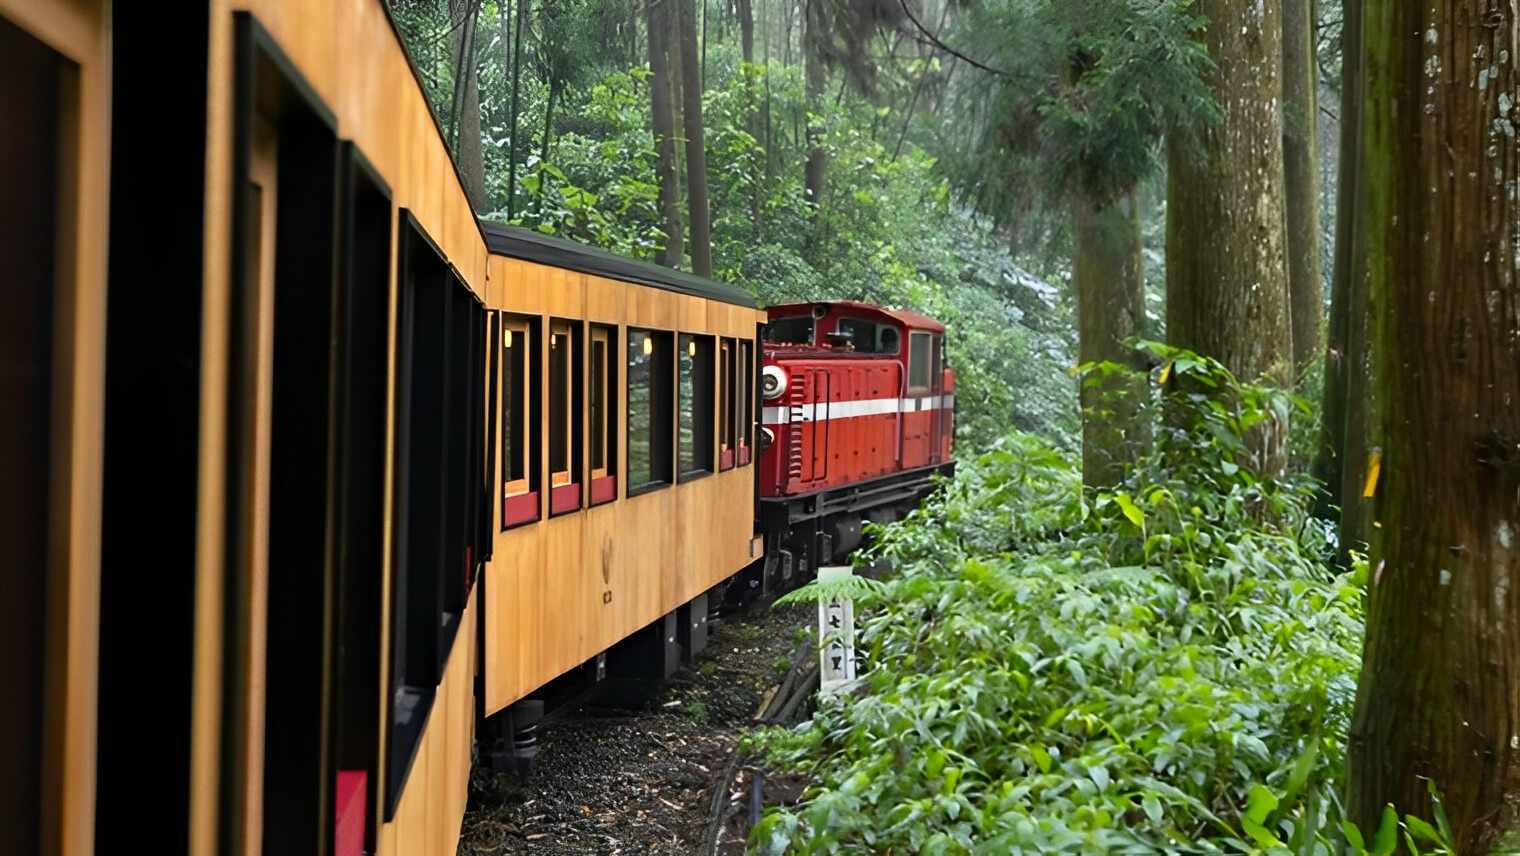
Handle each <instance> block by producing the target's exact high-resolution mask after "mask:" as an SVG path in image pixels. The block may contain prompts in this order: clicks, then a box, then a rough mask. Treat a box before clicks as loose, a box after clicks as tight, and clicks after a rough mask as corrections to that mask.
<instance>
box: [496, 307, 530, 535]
mask: <svg viewBox="0 0 1520 856" xmlns="http://www.w3.org/2000/svg"><path fill="white" fill-rule="evenodd" d="M536 327H537V324H536V323H535V322H534V321H532V320H531V319H527V318H517V317H513V316H510V315H504V316H502V321H501V480H502V502H503V505H502V517H501V525H502V528H506V527H508V526H511V525H513V524H516V523H522V522H524V521H527V520H537V519H538V495H537V494H536V493H535V492H534V490H533V488H534V482H535V481H536V479H534V478H533V476H534V473H533V472H532V470H533V468H532V466H531V452H532V449H533V447H534V444H533V442H532V438H533V433H534V430H535V428H536V427H537V426H536V422H535V420H534V419H533V413H532V407H531V404H532V402H533V401H534V400H535V398H534V396H533V394H532V392H533V385H534V380H535V372H534V371H533V366H534V364H535V363H536V362H537V360H536V359H535V358H534V350H533V341H534V338H535V337H534V335H533V334H534V332H535V328H536Z"/></svg>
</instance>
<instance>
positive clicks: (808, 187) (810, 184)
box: [802, 0, 828, 237]
mask: <svg viewBox="0 0 1520 856" xmlns="http://www.w3.org/2000/svg"><path fill="white" fill-rule="evenodd" d="M804 2H805V3H806V8H805V10H804V13H803V32H802V61H803V78H804V85H805V88H806V91H807V104H808V112H810V113H812V114H814V115H817V114H821V113H822V112H823V56H822V53H823V40H824V39H825V38H827V36H826V34H825V33H824V29H823V16H824V8H823V3H824V0H804ZM807 145H808V159H807V169H806V174H805V175H804V181H803V193H804V196H803V198H804V199H805V200H806V201H807V204H808V205H809V206H811V207H812V209H813V234H814V236H815V237H816V236H817V234H818V231H819V227H820V226H821V225H822V222H823V218H822V213H821V208H822V205H823V173H824V168H825V167H826V166H827V165H828V156H827V155H826V154H825V153H824V151H823V146H822V145H820V144H819V142H818V123H817V122H814V121H813V120H812V119H811V118H809V119H808V123H807Z"/></svg>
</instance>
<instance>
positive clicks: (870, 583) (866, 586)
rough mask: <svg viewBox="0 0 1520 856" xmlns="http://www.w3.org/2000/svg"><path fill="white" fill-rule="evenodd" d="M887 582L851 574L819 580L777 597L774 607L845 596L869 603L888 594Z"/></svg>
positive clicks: (848, 598)
mask: <svg viewBox="0 0 1520 856" xmlns="http://www.w3.org/2000/svg"><path fill="white" fill-rule="evenodd" d="M886 591H887V584H886V583H884V582H882V581H881V580H873V579H871V578H870V577H862V576H856V575H853V574H852V575H851V576H848V577H841V578H839V579H837V580H832V581H830V582H826V583H820V582H818V581H817V580H813V581H812V582H810V583H808V584H806V585H804V586H801V587H799V588H795V589H792V590H791V591H789V592H787V593H786V594H784V595H782V596H781V597H778V598H776V600H775V602H774V603H772V604H771V606H772V607H776V606H783V605H785V604H788V603H814V602H817V601H825V600H832V599H834V598H836V597H837V598H843V599H845V600H853V601H855V602H856V603H868V602H870V601H872V600H879V599H881V597H882V596H883V595H885V594H886Z"/></svg>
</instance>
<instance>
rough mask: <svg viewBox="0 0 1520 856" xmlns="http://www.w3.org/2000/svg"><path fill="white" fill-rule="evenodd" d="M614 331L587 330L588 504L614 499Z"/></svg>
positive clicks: (615, 336) (606, 329)
mask: <svg viewBox="0 0 1520 856" xmlns="http://www.w3.org/2000/svg"><path fill="white" fill-rule="evenodd" d="M616 341H617V331H616V330H614V329H612V328H610V327H601V326H593V327H592V328H591V349H590V363H589V365H588V367H587V384H586V405H587V408H588V413H587V420H586V424H587V428H588V430H589V431H590V432H591V436H590V437H589V439H588V442H587V443H586V455H587V457H588V458H589V459H590V460H589V466H590V470H591V503H590V504H592V505H597V504H599V503H603V502H610V501H612V500H614V499H616V498H617V477H616V475H614V467H613V465H612V457H613V438H614V436H615V435H616V433H617V420H616V419H614V418H613V413H614V411H615V410H616V404H617V402H616V401H615V400H614V399H613V397H612V396H613V394H614V393H613V389H614V388H615V387H614V386H613V374H612V373H613V367H614V366H613V360H612V349H613V347H614V343H615V342H616Z"/></svg>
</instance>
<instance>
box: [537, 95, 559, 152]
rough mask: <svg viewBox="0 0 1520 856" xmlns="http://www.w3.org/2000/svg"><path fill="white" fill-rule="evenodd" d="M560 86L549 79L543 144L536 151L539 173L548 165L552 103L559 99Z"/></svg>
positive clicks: (551, 128)
mask: <svg viewBox="0 0 1520 856" xmlns="http://www.w3.org/2000/svg"><path fill="white" fill-rule="evenodd" d="M562 85H563V84H561V83H560V82H559V81H557V80H555V79H553V78H550V79H549V98H548V100H547V101H546V103H545V104H544V143H543V146H542V147H541V148H540V149H539V150H538V162H539V168H540V171H542V168H543V165H544V164H547V163H549V143H550V142H551V141H552V140H553V139H554V101H555V99H556V98H558V97H559V90H560V87H561V86H562Z"/></svg>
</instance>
